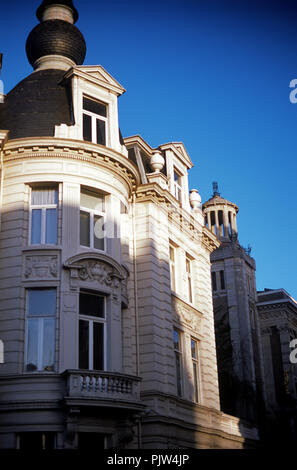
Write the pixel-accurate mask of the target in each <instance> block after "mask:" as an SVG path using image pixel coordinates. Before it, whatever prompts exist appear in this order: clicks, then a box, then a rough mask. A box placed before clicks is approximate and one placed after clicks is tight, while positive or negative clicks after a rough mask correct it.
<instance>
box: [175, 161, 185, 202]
mask: <svg viewBox="0 0 297 470" xmlns="http://www.w3.org/2000/svg"><path fill="white" fill-rule="evenodd" d="M173 191H174V196H175V197H176V199H177V200H178V202H180V203H182V202H183V190H182V175H181V174H180V173H179V172H178V171H177V170H176V169H175V168H174V171H173Z"/></svg>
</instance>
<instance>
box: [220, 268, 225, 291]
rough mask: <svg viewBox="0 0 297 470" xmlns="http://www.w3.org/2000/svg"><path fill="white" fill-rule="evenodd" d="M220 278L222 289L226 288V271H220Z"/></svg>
mask: <svg viewBox="0 0 297 470" xmlns="http://www.w3.org/2000/svg"><path fill="white" fill-rule="evenodd" d="M220 278H221V289H222V290H224V289H225V276H224V271H220Z"/></svg>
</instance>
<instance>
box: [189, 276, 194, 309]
mask: <svg viewBox="0 0 297 470" xmlns="http://www.w3.org/2000/svg"><path fill="white" fill-rule="evenodd" d="M188 296H189V302H191V303H192V302H193V294H192V280H191V278H190V277H188Z"/></svg>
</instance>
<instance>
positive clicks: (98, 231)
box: [94, 215, 104, 250]
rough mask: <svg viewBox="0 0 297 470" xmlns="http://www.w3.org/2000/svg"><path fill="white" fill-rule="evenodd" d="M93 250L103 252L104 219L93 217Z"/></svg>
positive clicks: (97, 216)
mask: <svg viewBox="0 0 297 470" xmlns="http://www.w3.org/2000/svg"><path fill="white" fill-rule="evenodd" d="M94 248H96V249H97V250H104V217H102V216H101V215H94Z"/></svg>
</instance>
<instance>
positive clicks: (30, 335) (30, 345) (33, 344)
mask: <svg viewBox="0 0 297 470" xmlns="http://www.w3.org/2000/svg"><path fill="white" fill-rule="evenodd" d="M38 322H39V320H36V319H34V320H32V319H30V320H28V332H27V364H26V365H27V367H26V370H27V371H28V372H30V371H31V372H33V371H35V370H37V368H38Z"/></svg>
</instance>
